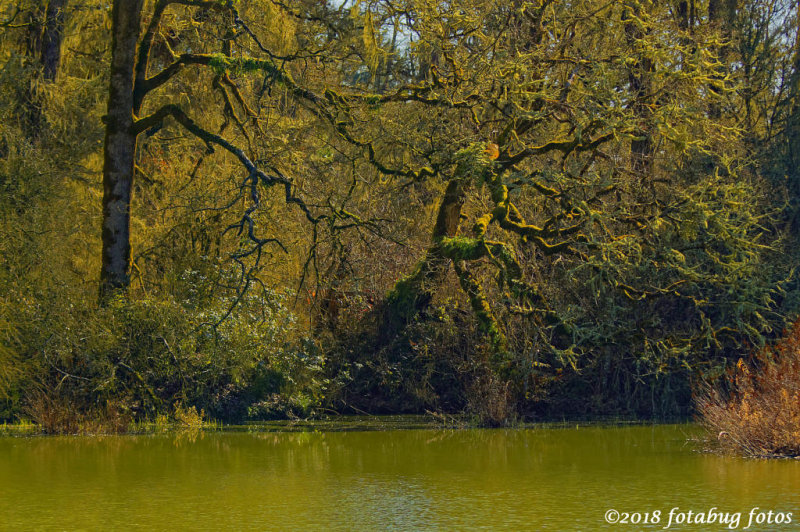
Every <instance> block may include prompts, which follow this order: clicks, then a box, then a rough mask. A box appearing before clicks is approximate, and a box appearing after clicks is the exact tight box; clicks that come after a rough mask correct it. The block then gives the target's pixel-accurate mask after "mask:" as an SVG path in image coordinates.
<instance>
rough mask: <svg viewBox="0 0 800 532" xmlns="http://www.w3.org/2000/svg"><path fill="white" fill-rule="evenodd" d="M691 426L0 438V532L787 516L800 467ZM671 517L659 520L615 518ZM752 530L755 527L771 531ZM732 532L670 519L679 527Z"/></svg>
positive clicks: (570, 523) (594, 525) (549, 525)
mask: <svg viewBox="0 0 800 532" xmlns="http://www.w3.org/2000/svg"><path fill="white" fill-rule="evenodd" d="M697 433H698V431H697V429H696V428H695V427H692V426H689V425H660V426H629V427H586V428H583V427H580V428H576V427H571V428H557V429H542V428H535V429H517V430H462V431H448V430H390V431H372V432H303V433H266V432H260V433H246V432H210V433H193V434H192V433H186V434H164V435H155V436H113V437H49V438H43V437H34V438H20V437H16V438H12V437H4V438H0V528H3V529H12V530H30V529H47V530H74V529H84V530H109V529H131V528H140V529H148V530H152V529H157V530H178V529H192V530H204V529H206V530H207V529H235V530H242V529H271V530H287V529H288V530H294V529H297V530H307V529H326V530H329V529H343V530H365V529H404V530H419V529H426V530H430V529H436V530H454V529H455V530H463V529H476V528H484V529H493V530H496V529H511V530H597V529H613V530H639V529H653V530H660V529H662V527H664V526H665V525H666V524H667V523H666V518H667V513H668V512H669V510H670V509H671V508H674V507H679V508H680V510H681V511H683V512H686V511H689V510H692V511H693V512H708V511H709V510H710V509H711V508H712V507H717V508H718V509H722V510H725V511H729V512H742V513H743V515H742V518H741V519H742V522H741V523H740V526H739V529H740V530H741V529H744V527H745V526H746V524H747V518H748V513H749V512H750V510H751V508H753V507H756V506H757V507H760V508H761V509H762V510H773V511H782V512H792V515H793V523H792V524H791V525H790V526H788V527H784V528H783V529H785V530H800V461H794V460H775V461H764V460H744V459H737V458H730V457H720V456H715V455H709V454H702V453H698V452H695V451H694V447H693V445H692V444H691V443H687V439H688V438H690V437H692V436H694V435H696V434H697ZM611 508H614V509H616V510H618V511H620V512H634V511H638V512H648V511H649V512H652V511H654V510H661V511H662V520H661V522H660V524H659V525H657V526H649V527H646V526H642V525H638V526H637V525H627V526H624V525H616V526H610V525H607V524H606V523H605V521H604V514H605V512H606V510H608V509H611ZM774 528H775V527H766V526H763V525H762V526H756V525H754V526H753V527H751V528H750V529H749V530H765V529H770V530H771V529H774ZM722 529H725V527H722V528H720V527H719V526H713V527H709V526H707V525H706V526H703V525H694V524H693V525H685V524H684V525H683V526H679V525H677V524H673V525H672V527H671V530H722Z"/></svg>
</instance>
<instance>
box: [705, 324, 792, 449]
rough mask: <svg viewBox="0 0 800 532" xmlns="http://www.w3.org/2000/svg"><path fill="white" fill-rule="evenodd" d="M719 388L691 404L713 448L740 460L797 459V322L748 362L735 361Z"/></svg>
mask: <svg viewBox="0 0 800 532" xmlns="http://www.w3.org/2000/svg"><path fill="white" fill-rule="evenodd" d="M723 387H727V388H728V391H727V392H726V391H725V390H724V389H721V388H720V387H711V386H707V387H706V389H705V390H704V391H703V392H702V393H700V394H699V395H698V396H697V398H696V400H697V406H698V410H699V414H700V420H701V422H702V423H703V425H705V427H706V428H707V429H708V430H709V431H710V432H711V434H712V435H716V440H717V442H718V444H719V446H720V447H721V448H722V449H723V450H725V451H732V452H737V453H741V454H744V455H746V456H800V320H798V321H797V322H795V324H794V326H793V327H792V329H791V330H790V331H789V332H788V333H787V334H786V335H785V336H784V338H783V339H782V340H781V341H779V342H778V343H777V344H776V345H775V346H773V347H771V348H767V349H764V350H762V351H761V352H759V353H758V354H756V355H755V356H754V357H753V360H752V361H751V362H750V363H747V362H745V361H744V360H741V359H740V360H739V363H738V364H737V365H736V367H734V368H732V369H731V370H730V371H729V372H728V377H727V380H726V381H725V382H724V383H723Z"/></svg>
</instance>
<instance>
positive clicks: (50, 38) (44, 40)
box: [26, 0, 67, 139]
mask: <svg viewBox="0 0 800 532" xmlns="http://www.w3.org/2000/svg"><path fill="white" fill-rule="evenodd" d="M66 5H67V0H51V1H50V2H48V3H47V7H46V8H44V10H42V7H43V6H42V5H41V4H40V5H37V6H36V7H34V8H33V9H32V10H31V12H30V14H29V17H28V24H29V25H28V41H27V53H28V55H29V56H30V57H31V58H35V59H36V61H38V62H39V64H40V65H41V67H42V76H41V79H42V80H44V81H49V82H52V81H55V79H56V75H57V74H58V68H59V66H60V64H61V42H62V41H63V40H64V10H65V9H66ZM36 86H37V83H32V84H31V89H30V91H29V93H28V101H27V104H26V107H27V110H26V122H27V128H28V136H29V137H30V138H32V139H35V138H38V137H39V135H40V133H41V128H42V124H43V121H44V120H43V118H44V117H43V115H42V102H41V98H40V96H39V94H38V93H37V92H38V91H37V90H36Z"/></svg>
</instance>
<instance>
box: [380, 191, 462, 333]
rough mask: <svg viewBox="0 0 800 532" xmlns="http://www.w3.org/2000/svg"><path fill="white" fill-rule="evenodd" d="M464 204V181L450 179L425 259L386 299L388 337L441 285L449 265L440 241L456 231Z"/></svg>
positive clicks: (422, 307)
mask: <svg viewBox="0 0 800 532" xmlns="http://www.w3.org/2000/svg"><path fill="white" fill-rule="evenodd" d="M463 205H464V189H463V184H462V182H461V180H460V179H459V178H455V179H452V180H451V181H450V182H449V183H448V185H447V190H446V191H445V193H444V197H443V198H442V203H441V204H440V205H439V213H438V215H437V217H436V225H435V226H434V228H433V234H432V241H433V245H432V246H431V247H430V248H429V249H428V251H427V252H426V253H425V258H424V259H422V261H420V262H419V264H417V267H416V269H415V270H414V272H413V273H412V274H411V275H410V276H408V277H406V278H405V279H403V280H401V281H399V282H398V283H397V284H396V285H395V287H394V289H393V290H392V291H391V292H390V294H389V296H388V297H387V299H386V308H385V309H384V310H385V319H384V320H383V321H384V322H385V325H386V329H385V331H386V332H388V334H389V335H390V336H391V335H394V334H395V333H396V332H397V330H398V329H399V328H400V327H402V326H404V325H405V324H406V323H408V322H409V321H410V320H411V319H413V318H414V316H416V315H418V314H419V313H420V312H423V311H424V310H425V309H426V308H427V307H428V305H430V302H431V300H432V299H433V294H434V292H435V290H436V288H438V287H439V285H441V283H442V280H443V279H444V277H445V275H446V274H447V271H448V269H449V267H450V259H449V258H447V257H446V256H444V254H443V253H442V250H441V248H440V247H439V242H440V241H441V240H442V239H443V238H447V237H454V236H456V235H457V234H458V225H459V221H460V219H461V207H462V206H463Z"/></svg>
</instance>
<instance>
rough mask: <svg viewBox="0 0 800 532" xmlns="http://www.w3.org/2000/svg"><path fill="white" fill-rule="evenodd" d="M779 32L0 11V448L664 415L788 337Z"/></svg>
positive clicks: (755, 16)
mask: <svg viewBox="0 0 800 532" xmlns="http://www.w3.org/2000/svg"><path fill="white" fill-rule="evenodd" d="M798 17H799V15H798V12H797V11H796V8H795V6H793V5H792V4H791V3H790V2H788V1H783V0H739V1H738V2H721V1H720V0H707V1H697V0H691V1H684V0H678V1H672V2H649V1H646V0H613V1H611V2H595V1H594V0H585V1H581V2H555V1H551V0H536V1H533V2H523V1H517V0H515V1H512V2H491V1H488V0H458V1H456V2H427V1H414V0H402V1H391V2H390V1H382V0H375V1H372V2H363V1H354V2H351V1H346V2H312V1H306V0H291V1H280V0H255V1H250V2H233V1H202V0H175V1H170V0H148V1H143V0H132V1H131V2H121V1H117V2H111V3H108V2H106V3H104V2H92V1H89V2H82V3H80V4H78V3H74V2H70V1H69V0H50V1H45V0H7V1H5V2H2V3H0V216H2V218H1V219H0V287H2V290H0V418H4V419H15V418H25V417H32V418H33V419H34V420H37V421H39V422H40V423H42V424H44V425H49V426H51V427H53V430H74V429H75V426H76V425H75V424H74V423H72V424H70V423H69V419H68V418H69V417H70V415H76V416H77V415H83V416H88V417H102V418H104V419H108V420H111V421H109V423H111V424H114V423H116V424H119V425H125V424H126V423H128V422H129V421H133V420H142V419H154V418H155V417H156V416H158V415H163V414H165V413H167V414H168V413H172V412H182V411H183V410H181V409H184V408H186V407H196V408H197V409H198V410H200V409H202V410H203V411H204V412H205V413H206V414H208V415H209V416H212V417H214V418H216V419H223V420H231V421H234V420H243V419H263V418H267V417H283V416H309V415H323V414H325V413H330V412H340V413H346V412H365V411H366V412H370V413H378V412H381V413H391V412H425V411H438V412H444V413H456V412H469V413H471V414H473V415H475V416H477V417H478V418H480V419H481V420H482V421H483V422H485V423H490V424H499V423H505V422H508V421H509V420H512V419H514V418H516V417H520V416H522V417H531V416H547V417H559V418H560V417H567V416H588V415H607V414H613V415H635V416H647V417H653V416H657V417H666V416H676V415H685V414H686V413H688V412H689V411H690V408H691V388H692V386H693V384H694V383H696V382H698V381H699V380H706V381H712V382H713V381H714V380H715V379H717V378H719V377H720V376H724V375H726V371H727V370H728V369H729V368H730V367H731V365H732V364H734V363H735V362H736V361H737V360H739V358H740V357H741V356H743V354H744V353H746V352H748V351H749V350H750V349H751V348H753V347H754V346H755V347H759V346H763V345H764V344H765V343H766V342H767V341H768V340H769V338H770V337H772V336H773V335H774V334H775V333H776V332H779V331H781V330H783V329H784V327H786V325H787V323H789V322H790V321H791V320H793V319H794V317H795V316H796V314H797V310H798V305H800V299H799V298H798V295H799V294H800V286H799V285H798V279H797V275H796V272H795V271H794V262H795V261H796V259H797V253H796V251H795V249H796V248H797V241H798V229H800V225H799V223H800V222H798V217H797V209H798V187H800V177H798V168H800V40H799V39H800V36H799V35H798V24H800V19H799V18H798ZM47 420H49V421H47ZM59 427H61V428H59ZM63 427H68V428H66V429H64V428H63Z"/></svg>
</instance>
